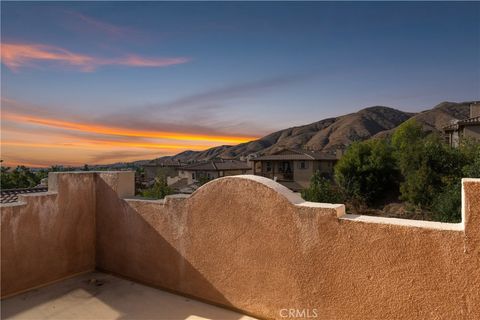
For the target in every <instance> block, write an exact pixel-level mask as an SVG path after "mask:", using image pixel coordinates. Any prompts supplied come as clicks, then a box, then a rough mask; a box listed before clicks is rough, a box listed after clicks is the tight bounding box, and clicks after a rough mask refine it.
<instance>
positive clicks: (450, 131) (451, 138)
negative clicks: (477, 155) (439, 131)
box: [443, 101, 480, 148]
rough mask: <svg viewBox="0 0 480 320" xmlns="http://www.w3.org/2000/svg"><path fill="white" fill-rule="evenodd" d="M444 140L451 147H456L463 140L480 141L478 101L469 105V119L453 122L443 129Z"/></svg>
mask: <svg viewBox="0 0 480 320" xmlns="http://www.w3.org/2000/svg"><path fill="white" fill-rule="evenodd" d="M443 132H444V133H445V140H446V141H447V143H448V144H449V145H450V146H451V147H454V148H456V147H458V146H459V145H460V143H461V142H462V140H464V139H475V140H478V141H480V101H476V102H474V103H472V104H470V118H468V119H465V120H455V121H454V122H453V123H452V124H450V125H448V126H446V127H444V128H443Z"/></svg>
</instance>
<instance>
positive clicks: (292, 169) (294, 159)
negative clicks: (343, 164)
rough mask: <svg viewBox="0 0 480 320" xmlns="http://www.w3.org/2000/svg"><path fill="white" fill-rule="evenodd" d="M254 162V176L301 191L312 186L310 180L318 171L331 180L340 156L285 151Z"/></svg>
mask: <svg viewBox="0 0 480 320" xmlns="http://www.w3.org/2000/svg"><path fill="white" fill-rule="evenodd" d="M252 161H253V163H254V165H253V174H254V175H260V176H264V177H267V178H270V179H273V180H276V181H277V182H279V183H281V184H283V185H284V186H286V187H287V188H289V189H291V190H293V191H300V190H302V189H304V188H307V187H308V186H309V185H310V178H311V177H312V175H313V174H314V173H315V172H316V171H320V173H321V174H322V175H323V176H325V177H327V178H331V177H332V176H333V167H334V165H335V163H336V162H337V161H338V156H337V155H336V154H330V153H326V152H319V151H309V150H292V149H285V150H282V151H279V152H276V153H274V154H271V155H264V156H261V157H257V158H254V159H252Z"/></svg>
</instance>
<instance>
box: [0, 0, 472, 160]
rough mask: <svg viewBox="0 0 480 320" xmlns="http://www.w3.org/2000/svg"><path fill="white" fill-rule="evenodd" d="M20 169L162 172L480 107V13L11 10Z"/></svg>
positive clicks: (121, 6) (228, 6)
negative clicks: (117, 166)
mask: <svg viewBox="0 0 480 320" xmlns="http://www.w3.org/2000/svg"><path fill="white" fill-rule="evenodd" d="M1 7H2V8H1V9H2V13H1V19H2V20H1V27H2V29H1V36H2V38H1V42H2V48H1V60H2V66H1V68H2V69H1V80H2V81H1V125H2V126H1V142H2V147H1V158H2V159H3V160H4V161H5V162H6V164H7V165H11V166H13V165H17V164H24V165H27V166H50V165H52V164H64V165H83V164H84V163H88V164H101V163H113V162H117V161H132V160H139V159H152V158H156V157H159V156H162V155H170V154H176V153H178V152H181V151H184V150H187V149H192V150H202V149H206V148H209V147H212V146H217V145H222V144H238V143H241V142H245V141H249V140H252V139H255V138H257V137H261V136H263V135H265V134H268V133H270V132H273V131H276V130H279V129H283V128H286V127H291V126H295V125H302V124H307V123H311V122H314V121H318V120H321V119H323V118H326V117H332V116H338V115H342V114H346V113H349V112H355V111H357V110H359V109H361V108H364V107H368V106H372V105H386V106H390V107H394V108H398V109H401V110H404V111H412V112H415V111H421V110H424V109H428V108H431V107H432V106H433V105H435V104H437V103H439V102H441V101H469V100H479V99H480V3H479V2H476V3H475V2H471V3H450V2H448V3H447V2H440V3H431V2H429V3H412V2H402V3H388V2H384V3H375V2H373V3H372V2H370V3H347V2H338V3H331V2H329V3H319V2H316V3H315V2H307V3H291V2H290V3H285V2H283V3H282V2H279V3H273V2H261V3H253V2H244V3H219V2H208V3H207V2H203V3H202V2H195V3H183V2H177V3H160V2H146V3H139V2H117V3H113V2H83V3H82V2H74V3H67V2H45V3H42V2H3V1H2V3H1Z"/></svg>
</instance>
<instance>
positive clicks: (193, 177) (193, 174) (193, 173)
mask: <svg viewBox="0 0 480 320" xmlns="http://www.w3.org/2000/svg"><path fill="white" fill-rule="evenodd" d="M192 179H193V180H195V172H192Z"/></svg>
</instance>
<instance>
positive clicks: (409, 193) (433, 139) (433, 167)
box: [392, 132, 468, 208]
mask: <svg viewBox="0 0 480 320" xmlns="http://www.w3.org/2000/svg"><path fill="white" fill-rule="evenodd" d="M392 141H395V142H398V141H403V142H405V141H408V143H410V144H413V145H412V146H407V145H406V144H403V143H400V144H395V143H394V146H395V148H396V149H395V156H396V158H397V161H398V166H399V168H400V172H401V174H402V177H403V181H402V182H401V184H400V193H401V199H402V200H405V201H407V202H409V203H411V204H413V205H415V206H417V207H421V208H429V207H430V206H431V205H432V202H433V200H434V199H435V197H436V196H437V195H438V194H439V193H441V192H443V190H444V189H445V188H446V187H449V186H452V185H455V184H457V183H458V181H459V179H460V178H461V177H462V168H463V166H464V165H466V164H467V163H468V160H467V158H466V156H465V154H463V153H462V152H461V151H460V150H459V149H455V148H450V147H449V146H448V145H446V144H445V143H443V142H442V140H441V138H440V137H439V136H438V135H436V134H430V135H428V136H426V137H425V136H423V137H421V136H420V137H419V138H416V139H410V137H402V136H401V135H400V134H398V133H397V132H396V133H395V134H394V137H393V138H392Z"/></svg>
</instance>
